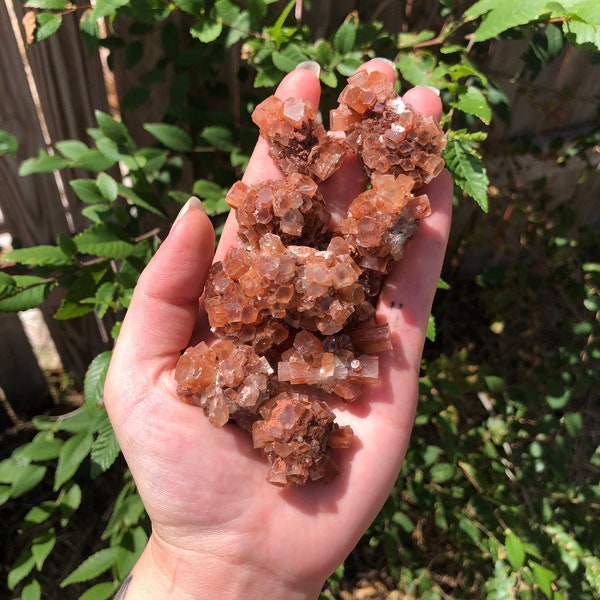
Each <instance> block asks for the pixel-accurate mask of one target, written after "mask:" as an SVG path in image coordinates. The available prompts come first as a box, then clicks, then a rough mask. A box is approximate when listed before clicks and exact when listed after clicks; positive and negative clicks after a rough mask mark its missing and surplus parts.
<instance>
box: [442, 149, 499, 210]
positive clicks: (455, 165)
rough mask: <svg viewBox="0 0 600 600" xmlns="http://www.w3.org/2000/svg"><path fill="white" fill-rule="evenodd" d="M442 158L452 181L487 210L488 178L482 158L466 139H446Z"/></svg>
mask: <svg viewBox="0 0 600 600" xmlns="http://www.w3.org/2000/svg"><path fill="white" fill-rule="evenodd" d="M444 158H445V160H446V165H447V167H448V169H449V170H450V172H451V173H452V175H453V177H454V182H455V183H456V184H457V185H458V187H460V188H461V189H462V190H463V191H464V192H465V193H466V194H467V195H469V196H470V197H471V198H473V199H474V200H475V202H477V204H478V205H479V207H480V208H481V210H483V212H487V211H488V195H487V190H488V186H489V179H488V175H487V170H486V168H485V164H484V162H483V160H482V158H481V157H480V156H479V155H478V154H477V153H476V152H475V151H474V150H473V148H472V146H471V145H470V143H469V142H468V141H461V140H459V139H449V140H448V145H447V146H446V150H445V152H444Z"/></svg>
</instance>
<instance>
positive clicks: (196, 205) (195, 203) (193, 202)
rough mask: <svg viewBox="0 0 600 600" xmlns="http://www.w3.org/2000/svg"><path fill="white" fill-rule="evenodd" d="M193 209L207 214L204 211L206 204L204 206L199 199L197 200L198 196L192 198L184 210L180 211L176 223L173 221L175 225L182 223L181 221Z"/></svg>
mask: <svg viewBox="0 0 600 600" xmlns="http://www.w3.org/2000/svg"><path fill="white" fill-rule="evenodd" d="M192 208H193V209H200V210H201V211H202V212H206V211H205V210H204V204H202V201H201V200H200V199H199V198H196V196H191V197H190V199H189V200H188V201H187V202H186V203H185V204H184V205H183V207H182V209H181V210H180V211H179V214H178V215H177V217H176V219H175V221H173V225H176V224H177V223H179V221H181V219H183V217H184V216H185V215H186V213H187V212H188V211H189V210H190V209H192Z"/></svg>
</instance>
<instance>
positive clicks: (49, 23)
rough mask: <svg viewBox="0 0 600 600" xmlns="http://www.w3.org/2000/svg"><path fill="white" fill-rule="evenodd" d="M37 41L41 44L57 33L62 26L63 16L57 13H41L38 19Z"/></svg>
mask: <svg viewBox="0 0 600 600" xmlns="http://www.w3.org/2000/svg"><path fill="white" fill-rule="evenodd" d="M36 21H37V27H36V29H35V41H36V42H41V41H43V40H45V39H46V38H49V37H50V36H51V35H52V34H53V33H55V32H56V31H57V30H58V28H59V27H60V26H61V24H62V16H61V15H59V14H56V13H47V12H43V13H39V14H38V15H37V18H36Z"/></svg>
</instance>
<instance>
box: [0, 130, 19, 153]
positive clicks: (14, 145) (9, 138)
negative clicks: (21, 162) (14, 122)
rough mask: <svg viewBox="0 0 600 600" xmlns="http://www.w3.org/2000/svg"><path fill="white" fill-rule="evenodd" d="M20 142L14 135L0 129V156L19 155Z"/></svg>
mask: <svg viewBox="0 0 600 600" xmlns="http://www.w3.org/2000/svg"><path fill="white" fill-rule="evenodd" d="M18 149H19V142H18V141H17V138H16V137H15V136H14V135H11V134H10V133H8V132H7V131H4V130H2V129H0V156H12V157H15V158H16V156H17V150H18Z"/></svg>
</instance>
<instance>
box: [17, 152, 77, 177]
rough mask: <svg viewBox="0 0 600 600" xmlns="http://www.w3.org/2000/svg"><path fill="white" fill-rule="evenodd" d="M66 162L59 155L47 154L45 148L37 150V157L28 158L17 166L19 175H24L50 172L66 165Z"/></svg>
mask: <svg viewBox="0 0 600 600" xmlns="http://www.w3.org/2000/svg"><path fill="white" fill-rule="evenodd" d="M67 164H68V162H67V161H66V160H65V159H64V158H62V157H61V156H56V155H55V154H48V152H46V150H41V149H40V150H39V152H38V156H37V158H28V159H27V160H25V161H23V163H22V164H21V167H20V168H19V175H21V177H25V176H27V175H32V174H33V173H51V172H52V171H58V170H59V169H63V168H64V167H66V166H67Z"/></svg>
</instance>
